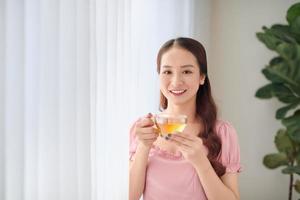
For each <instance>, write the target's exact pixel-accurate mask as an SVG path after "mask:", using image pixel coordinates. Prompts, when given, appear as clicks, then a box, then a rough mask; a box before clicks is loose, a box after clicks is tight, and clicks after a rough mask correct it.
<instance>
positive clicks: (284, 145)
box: [275, 129, 293, 155]
mask: <svg viewBox="0 0 300 200" xmlns="http://www.w3.org/2000/svg"><path fill="white" fill-rule="evenodd" d="M275 145H276V147H277V149H278V151H279V152H283V153H286V154H287V155H290V154H292V153H293V142H292V140H291V139H290V137H289V135H288V134H287V132H286V130H284V129H280V130H279V131H278V132H277V134H276V136H275Z"/></svg>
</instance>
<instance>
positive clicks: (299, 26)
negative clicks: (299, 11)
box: [291, 16, 300, 34]
mask: <svg viewBox="0 0 300 200" xmlns="http://www.w3.org/2000/svg"><path fill="white" fill-rule="evenodd" d="M291 31H292V32H293V33H297V34H300V16H297V17H296V18H295V19H294V20H293V21H292V23H291Z"/></svg>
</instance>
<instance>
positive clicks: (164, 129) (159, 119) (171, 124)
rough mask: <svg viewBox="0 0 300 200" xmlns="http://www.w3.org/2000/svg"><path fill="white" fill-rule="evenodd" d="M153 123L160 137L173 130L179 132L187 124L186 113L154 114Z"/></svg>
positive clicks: (171, 132)
mask: <svg viewBox="0 0 300 200" xmlns="http://www.w3.org/2000/svg"><path fill="white" fill-rule="evenodd" d="M154 123H155V125H156V127H157V128H158V129H159V135H160V136H162V137H168V136H170V134H174V133H175V132H179V133H181V132H182V131H183V130H184V128H185V127H186V124H187V116H186V115H174V114H163V113H161V114H156V115H155V116H154Z"/></svg>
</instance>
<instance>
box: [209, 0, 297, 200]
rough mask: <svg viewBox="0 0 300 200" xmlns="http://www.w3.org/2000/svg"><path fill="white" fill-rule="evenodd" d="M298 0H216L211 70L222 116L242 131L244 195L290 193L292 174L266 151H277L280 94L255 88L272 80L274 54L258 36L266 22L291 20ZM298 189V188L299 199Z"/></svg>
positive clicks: (269, 197)
mask: <svg viewBox="0 0 300 200" xmlns="http://www.w3.org/2000/svg"><path fill="white" fill-rule="evenodd" d="M295 2H297V1H295V0H263V1H261V0H253V1H247V0H242V1H239V0H226V1H221V0H214V1H213V2H212V6H211V8H212V10H211V16H212V18H211V47H210V49H211V52H210V54H209V55H210V56H209V60H208V62H209V74H210V79H211V80H212V85H213V86H212V87H213V88H214V95H215V99H216V101H217V103H218V105H219V109H220V114H221V117H222V118H223V119H226V120H229V121H230V122H232V123H233V124H234V126H235V127H236V129H237V131H238V135H239V140H240V146H241V156H242V164H243V172H242V173H241V176H240V187H241V199H243V200H253V199H263V200H274V199H287V198H288V181H289V177H288V176H286V175H282V174H281V172H280V170H278V169H277V170H269V169H267V168H265V167H264V166H263V164H262V159H263V156H264V155H265V154H267V153H271V152H275V151H276V150H275V146H274V143H273V140H274V134H275V133H276V131H277V130H278V129H279V127H280V126H281V125H280V123H279V122H278V121H277V120H275V111H276V109H277V108H278V107H279V106H280V103H279V102H277V101H276V100H271V101H270V100H267V101H263V100H259V99H257V98H255V97H254V94H255V92H256V90H257V89H258V88H259V87H261V86H263V85H264V84H265V83H266V82H267V81H266V79H265V78H264V77H263V75H262V73H261V69H262V68H263V67H264V66H265V65H266V64H267V63H268V62H269V60H270V59H271V58H272V57H273V56H274V54H273V53H272V52H270V51H269V50H268V49H267V48H266V47H265V46H264V45H263V44H262V43H261V42H259V41H258V40H257V38H256V36H255V33H256V32H258V31H261V27H262V26H263V25H266V26H270V25H272V24H274V23H286V21H285V16H286V11H287V9H288V7H289V6H290V5H291V4H293V3H295ZM296 196H298V198H299V196H300V195H299V194H296V193H295V192H294V199H297V198H296Z"/></svg>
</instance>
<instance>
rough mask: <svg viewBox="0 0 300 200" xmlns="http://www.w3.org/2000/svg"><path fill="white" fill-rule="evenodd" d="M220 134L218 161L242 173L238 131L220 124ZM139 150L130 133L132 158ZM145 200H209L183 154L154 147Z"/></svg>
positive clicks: (230, 171) (218, 132) (229, 169)
mask: <svg viewBox="0 0 300 200" xmlns="http://www.w3.org/2000/svg"><path fill="white" fill-rule="evenodd" d="M216 131H217V134H218V135H219V137H220V138H221V141H222V149H221V152H220V155H219V157H218V160H219V161H220V162H221V163H222V164H223V165H224V166H225V167H226V173H238V172H240V170H241V165H240V149H239V144H238V138H237V134H236V131H235V129H234V127H233V126H232V125H230V124H229V123H228V122H224V121H220V120H218V121H217V124H216ZM136 148H137V140H136V138H135V135H134V134H133V131H132V129H131V131H130V147H129V156H130V159H131V160H132V159H133V155H134V153H135V151H136ZM143 199H144V200H168V199H172V200H206V199H207V198H206V195H205V191H204V190H203V187H202V185H201V182H200V180H199V178H198V175H197V173H196V171H195V169H194V168H193V167H192V165H191V164H190V163H188V161H186V160H185V159H184V158H183V156H182V155H181V153H178V154H170V153H168V152H166V151H163V150H161V149H159V148H158V147H155V146H154V147H153V148H152V149H151V150H150V153H149V159H148V166H147V173H146V184H145V189H144V194H143Z"/></svg>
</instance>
